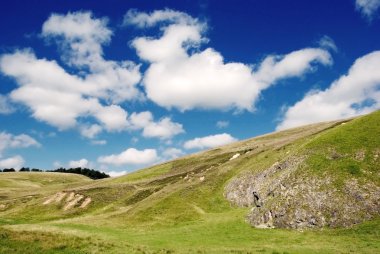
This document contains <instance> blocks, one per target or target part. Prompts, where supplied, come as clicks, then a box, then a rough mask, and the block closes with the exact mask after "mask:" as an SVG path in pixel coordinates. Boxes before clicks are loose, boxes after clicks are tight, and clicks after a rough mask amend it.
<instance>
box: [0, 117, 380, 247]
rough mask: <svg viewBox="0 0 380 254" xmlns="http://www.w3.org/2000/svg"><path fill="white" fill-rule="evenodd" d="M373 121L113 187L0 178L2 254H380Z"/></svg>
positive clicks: (69, 178) (313, 130)
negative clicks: (350, 253)
mask: <svg viewBox="0 0 380 254" xmlns="http://www.w3.org/2000/svg"><path fill="white" fill-rule="evenodd" d="M379 137H380V111H377V112H374V113H372V114H369V115H366V116H362V117H358V118H355V119H348V120H340V121H333V122H325V123H319V124H312V125H308V126H303V127H299V128H294V129H289V130H285V131H281V132H276V133H273V134H267V135H263V136H259V137H256V138H253V139H248V140H244V141H239V142H236V143H233V144H230V145H227V146H224V147H219V148H215V149H212V150H209V151H205V152H199V153H196V154H192V155H188V156H185V157H182V158H179V159H176V160H172V161H169V162H166V163H163V164H160V165H156V166H153V167H150V168H147V169H142V170H139V171H136V172H133V173H130V174H127V175H125V176H122V177H118V178H109V179H102V180H96V181H94V180H90V179H88V178H86V177H83V176H80V175H72V174H64V175H61V174H58V173H34V172H33V173H25V172H18V173H0V253H348V252H353V253H379V252H380V242H379V240H378V239H379V237H380V219H379V215H380V138H379Z"/></svg>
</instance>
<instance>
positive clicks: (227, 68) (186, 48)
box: [125, 10, 332, 111]
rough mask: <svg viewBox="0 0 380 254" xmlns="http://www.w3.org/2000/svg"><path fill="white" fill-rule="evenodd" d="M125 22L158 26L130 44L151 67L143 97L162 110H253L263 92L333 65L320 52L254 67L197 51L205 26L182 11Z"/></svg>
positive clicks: (136, 14)
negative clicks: (157, 34) (153, 32)
mask: <svg viewBox="0 0 380 254" xmlns="http://www.w3.org/2000/svg"><path fill="white" fill-rule="evenodd" d="M180 17H181V18H180ZM182 17H183V18H182ZM164 21H166V22H164ZM125 23H129V24H136V25H138V26H140V27H150V26H153V25H157V24H158V25H160V28H161V31H162V32H163V34H162V36H161V37H159V38H151V37H140V38H136V39H135V40H134V41H133V43H132V46H133V47H134V48H135V49H136V51H137V54H138V56H139V57H140V58H141V59H143V60H146V61H148V62H149V63H150V66H149V67H148V69H147V71H146V72H145V76H144V79H143V85H144V86H145V90H146V93H147V97H148V98H149V99H151V100H152V101H154V102H155V103H157V104H158V105H160V106H163V107H166V108H173V107H174V108H178V109H180V110H182V111H184V110H190V109H194V108H205V109H226V108H236V109H238V110H249V111H252V110H253V109H254V104H255V102H256V101H257V99H258V97H259V94H260V92H261V91H262V90H263V89H266V88H268V87H269V86H271V85H273V84H275V83H276V82H277V81H279V80H281V79H284V78H289V77H299V76H302V75H304V74H305V73H307V72H309V71H313V70H314V69H315V64H317V63H319V64H323V65H329V64H331V63H332V60H331V56H330V54H329V53H328V51H326V50H324V49H320V48H306V49H302V50H298V51H294V52H291V53H290V54H287V55H273V56H268V57H267V58H265V59H264V61H263V62H262V63H261V64H259V65H257V66H256V67H257V68H254V67H252V66H251V65H248V64H243V63H237V62H230V63H225V62H224V59H223V56H222V55H221V54H220V53H219V52H217V51H215V50H214V49H212V48H207V49H205V50H203V51H202V50H200V49H199V45H200V44H201V43H203V42H205V41H207V40H206V38H205V37H204V36H203V35H202V33H203V31H204V30H205V29H206V26H205V25H204V24H203V23H201V22H199V21H198V20H197V19H193V18H191V17H190V16H188V15H187V14H185V13H182V12H174V11H171V10H164V11H155V12H153V13H150V14H147V13H139V12H137V11H133V12H132V13H127V15H126V18H125ZM157 48H159V49H160V50H157ZM190 52H192V53H190Z"/></svg>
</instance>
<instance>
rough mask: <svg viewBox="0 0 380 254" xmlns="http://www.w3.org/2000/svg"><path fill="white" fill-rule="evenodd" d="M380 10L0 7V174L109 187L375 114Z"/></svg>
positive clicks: (316, 5) (365, 6) (296, 5)
mask: <svg viewBox="0 0 380 254" xmlns="http://www.w3.org/2000/svg"><path fill="white" fill-rule="evenodd" d="M379 7H380V0H356V1H354V0H339V1H338V0H335V1H331V0H330V1H296V0H293V1H290V0H289V1H275V0H266V1H259V0H257V1H254V0H251V1H206V0H199V1H141V0H140V1H116V0H110V1H60V2H59V3H58V2H57V1H41V0H40V1H19V0H17V1H8V3H2V8H1V10H0V22H1V24H2V25H1V26H0V168H5V167H15V168H19V167H21V166H29V167H38V168H42V169H53V168H56V167H59V166H63V167H71V166H73V167H74V166H83V167H91V168H95V169H99V170H102V171H106V172H108V173H111V174H112V175H118V174H121V173H125V172H130V171H133V170H135V169H138V168H142V167H145V166H149V165H152V164H155V163H158V162H162V161H165V160H169V159H172V158H175V157H178V156H182V155H184V154H188V153H193V152H196V151H199V150H204V149H209V148H213V147H216V146H219V145H223V144H227V143H230V142H233V141H236V140H241V139H246V138H250V137H253V136H257V135H260V134H264V133H268V132H272V131H275V130H281V129H286V128H290V127H294V126H299V125H303V124H308V123H313V122H319V121H328V120H333V119H339V118H346V117H352V116H356V115H360V114H364V113H368V112H371V111H373V110H376V109H379V108H380V89H379V88H380V87H379V85H380V70H379V68H380V51H378V50H379V46H380V33H379V31H380V30H379V28H380V19H379Z"/></svg>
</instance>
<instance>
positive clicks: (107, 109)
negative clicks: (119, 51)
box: [0, 12, 144, 135]
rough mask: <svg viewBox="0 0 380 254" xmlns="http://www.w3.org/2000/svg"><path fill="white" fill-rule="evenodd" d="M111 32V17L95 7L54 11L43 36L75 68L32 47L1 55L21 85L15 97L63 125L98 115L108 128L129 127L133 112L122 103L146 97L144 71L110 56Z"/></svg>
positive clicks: (5, 67) (0, 67) (36, 114)
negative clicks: (106, 54)
mask: <svg viewBox="0 0 380 254" xmlns="http://www.w3.org/2000/svg"><path fill="white" fill-rule="evenodd" d="M111 35H112V31H111V30H110V29H109V28H108V27H107V20H106V19H104V18H102V19H97V18H94V17H93V16H92V14H91V13H90V12H74V13H68V14H67V15H59V14H53V15H51V16H50V17H49V19H48V20H47V21H46V22H45V23H44V24H43V28H42V36H43V37H45V38H47V39H48V40H50V41H54V42H56V43H57V44H58V45H59V46H60V48H61V52H62V60H63V61H64V63H65V64H67V65H69V66H70V67H71V69H70V73H69V72H67V71H66V70H65V69H64V68H63V67H62V66H60V65H59V64H58V63H57V62H56V61H54V60H48V59H45V58H37V57H36V55H35V54H34V53H33V52H32V51H31V50H19V51H16V52H14V53H10V54H4V55H1V56H0V70H1V72H3V73H4V74H5V75H7V76H10V77H12V78H14V79H15V80H16V82H17V84H18V85H19V87H18V88H17V89H15V90H13V91H12V92H11V93H10V98H11V99H12V100H13V101H15V102H18V103H22V104H24V105H26V106H27V107H28V108H29V109H30V111H31V112H32V116H33V117H34V118H36V119H38V120H40V121H44V122H46V123H48V124H50V125H53V126H55V127H58V128H59V129H67V128H73V127H78V124H77V119H78V118H86V117H95V118H96V119H97V120H98V121H99V124H101V125H102V127H104V129H106V130H108V131H119V130H121V129H123V128H125V127H126V126H127V120H126V116H127V113H126V112H125V110H124V109H122V108H121V107H120V106H118V105H117V104H119V103H121V102H124V101H127V100H140V99H143V97H144V96H143V95H142V94H141V93H140V92H139V89H138V88H137V87H136V86H137V84H138V83H139V81H140V79H141V75H140V72H139V66H138V65H136V64H134V63H133V62H130V61H121V62H116V61H111V60H106V59H104V57H103V49H102V47H103V45H105V44H107V43H109V42H110V40H111ZM79 127H80V126H79ZM83 133H84V134H85V135H86V132H83Z"/></svg>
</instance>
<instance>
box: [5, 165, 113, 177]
mask: <svg viewBox="0 0 380 254" xmlns="http://www.w3.org/2000/svg"><path fill="white" fill-rule="evenodd" d="M0 172H16V170H15V169H14V168H4V169H3V170H1V169H0ZM19 172H52V173H54V172H59V173H72V174H80V175H84V176H87V177H89V178H91V179H94V180H96V179H103V178H108V177H110V176H109V175H107V174H106V173H104V172H100V171H98V170H94V169H89V168H81V167H78V168H68V169H66V168H57V169H54V170H46V171H43V170H41V169H38V168H32V169H31V168H26V167H22V168H21V169H20V170H19Z"/></svg>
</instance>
